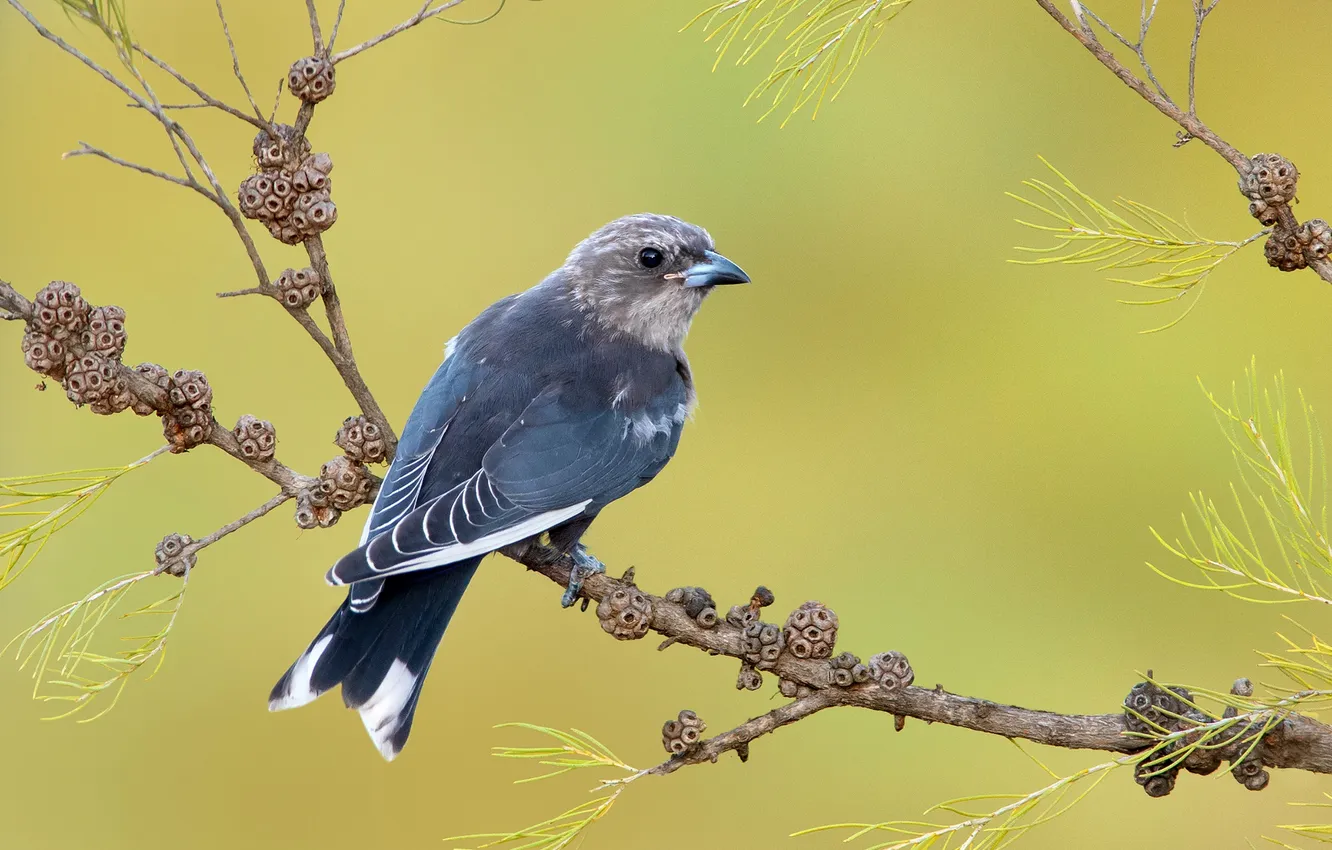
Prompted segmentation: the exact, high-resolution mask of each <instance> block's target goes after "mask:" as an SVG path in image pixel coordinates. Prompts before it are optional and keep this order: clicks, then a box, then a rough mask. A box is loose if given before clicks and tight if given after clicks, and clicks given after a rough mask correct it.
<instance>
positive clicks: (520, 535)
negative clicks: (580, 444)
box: [329, 499, 592, 585]
mask: <svg viewBox="0 0 1332 850" xmlns="http://www.w3.org/2000/svg"><path fill="white" fill-rule="evenodd" d="M590 504H592V500H591V499H587V500H585V501H582V502H579V503H578V504H576V505H570V506H569V507H567V508H558V509H556V510H553V511H546V512H545V513H541V514H537V515H536V516H531V517H528V518H527V519H525V520H523V521H522V522H520V523H516V524H514V525H511V526H509V527H508V528H505V529H501V530H500V531H496V532H494V533H492V534H487V535H486V536H484V537H481V538H478V539H476V540H474V541H472V542H471V543H454V544H452V545H448V546H441V547H439V548H438V549H434V550H431V551H428V552H423V553H421V554H420V555H419V556H417V557H415V558H411V559H410V560H407V561H400V562H399V563H396V564H394V565H392V566H391V567H387V568H385V569H384V570H383V572H384V573H385V574H386V575H397V574H399V573H409V572H416V571H417V570H428V569H431V568H433V567H443V566H446V565H448V564H453V563H457V562H458V561H461V560H464V559H466V558H471V557H475V556H476V555H486V554H489V553H491V552H493V551H495V550H496V549H499V548H501V547H503V546H508V545H509V544H510V543H517V542H518V541H519V540H526V539H527V538H529V537H532V536H533V535H536V534H540V533H541V532H543V531H547V530H549V529H551V528H554V527H555V526H557V525H559V524H560V523H562V522H567V521H568V520H571V519H573V518H574V517H576V516H578V515H579V514H581V513H582V512H583V510H584V509H585V508H587V506H588V505H590ZM367 554H368V553H367ZM371 569H374V567H373V565H372V566H371ZM377 572H378V571H377ZM329 583H330V584H333V585H340V584H345V582H343V581H340V580H339V579H338V578H337V577H336V576H333V575H330V576H329Z"/></svg>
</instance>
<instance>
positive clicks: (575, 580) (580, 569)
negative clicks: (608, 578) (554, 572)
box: [560, 543, 606, 608]
mask: <svg viewBox="0 0 1332 850" xmlns="http://www.w3.org/2000/svg"><path fill="white" fill-rule="evenodd" d="M570 557H572V558H573V568H572V569H570V570H569V586H568V587H566V588H565V589H564V596H563V597H561V598H560V606H561V607H564V608H568V607H570V606H572V605H573V604H574V601H575V600H577V599H578V594H579V592H580V591H581V590H582V589H583V579H585V578H587V577H588V576H590V575H593V574H595V573H604V572H606V565H605V564H603V563H601V562H600V561H598V560H597V559H596V558H594V557H592V555H591V554H590V553H589V552H588V551H587V549H586V548H585V547H584V546H583V544H581V543H579V544H578V545H577V546H575V547H574V549H573V552H571V553H570Z"/></svg>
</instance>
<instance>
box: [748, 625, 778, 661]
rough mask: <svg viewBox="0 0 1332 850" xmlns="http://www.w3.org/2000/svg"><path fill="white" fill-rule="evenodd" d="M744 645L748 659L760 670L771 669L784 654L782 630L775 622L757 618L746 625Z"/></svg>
mask: <svg viewBox="0 0 1332 850" xmlns="http://www.w3.org/2000/svg"><path fill="white" fill-rule="evenodd" d="M742 646H743V650H742V651H743V652H744V658H745V660H746V661H748V662H749V663H750V664H753V665H754V666H756V667H758V668H759V669H760V670H770V669H772V667H773V666H774V665H776V663H777V658H778V656H780V655H781V654H782V646H783V642H782V630H781V629H779V628H777V626H776V625H774V624H773V623H764V622H760V621H758V620H755V621H754V622H752V623H750V624H749V625H747V626H745V631H744V637H743V639H742Z"/></svg>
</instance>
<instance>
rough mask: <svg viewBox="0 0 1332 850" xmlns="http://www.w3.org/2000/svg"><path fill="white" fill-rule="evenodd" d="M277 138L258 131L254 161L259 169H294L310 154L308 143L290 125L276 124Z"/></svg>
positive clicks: (254, 147) (265, 131)
mask: <svg viewBox="0 0 1332 850" xmlns="http://www.w3.org/2000/svg"><path fill="white" fill-rule="evenodd" d="M276 129H277V133H278V134H277V137H276V138H275V137H273V136H272V135H270V134H269V133H268V131H267V130H260V131H259V134H258V135H256V136H255V137H254V145H253V150H254V161H255V163H256V164H257V165H258V166H259V168H261V169H283V168H286V169H288V170H291V169H294V168H295V167H296V166H298V165H299V164H300V162H301V161H302V160H304V159H305V158H306V156H307V155H309V153H310V142H309V141H308V140H307V139H306V138H305V137H304V136H301V135H299V134H298V133H297V132H296V128H295V127H293V126H291V125H290V124H278V125H277V127H276Z"/></svg>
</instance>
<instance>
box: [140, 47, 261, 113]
mask: <svg viewBox="0 0 1332 850" xmlns="http://www.w3.org/2000/svg"><path fill="white" fill-rule="evenodd" d="M134 50H135V52H136V53H138V54H139V55H140V56H142V57H143V58H145V59H147V60H148V61H149V62H152V63H153V64H154V65H156V66H157V67H159V68H161V69H162V70H163V71H166V72H167V73H168V74H170V75H171V76H172V77H173V78H175V80H176V82H178V83H180V84H181V85H183V86H184V87H185V88H187V89H189V90H190V91H192V92H194V94H195V95H197V96H198V97H199V99H200V100H202V101H203V104H193V105H192V107H191V108H193V107H197V106H200V105H207V106H211V107H213V108H214V109H220V110H222V111H223V112H225V113H227V114H228V115H234V116H235V117H237V118H239V119H240V120H242V121H244V122H245V123H247V124H252V125H254V126H255V127H258V128H259V129H260V130H267V129H268V122H266V121H265V120H264V118H263V115H260V116H259V117H257V118H256V117H255V116H253V115H250V114H249V113H248V112H244V111H242V110H240V109H237V108H236V107H234V106H232V105H231V104H229V103H226V102H224V101H221V100H218V99H217V98H215V97H213V96H212V95H210V94H209V93H208V92H206V91H204V90H203V89H202V88H200V87H199V86H198V85H196V84H195V83H194V81H192V80H190V79H189V78H188V77H186V76H185V75H184V74H182V73H180V72H179V71H177V70H176V69H175V68H173V67H171V66H170V65H168V64H167V63H166V62H165V61H163V60H162V59H160V58H158V57H157V56H154V55H153V54H152V53H149V52H148V51H147V50H146V49H144V47H143V46H142V45H140V44H139V43H138V42H135V44H134ZM246 94H249V90H248V89H246ZM250 102H251V103H253V102H254V98H251V99H250ZM162 108H163V109H173V108H179V107H169V106H166V105H163V106H162ZM257 108H258V107H256V109H257Z"/></svg>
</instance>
